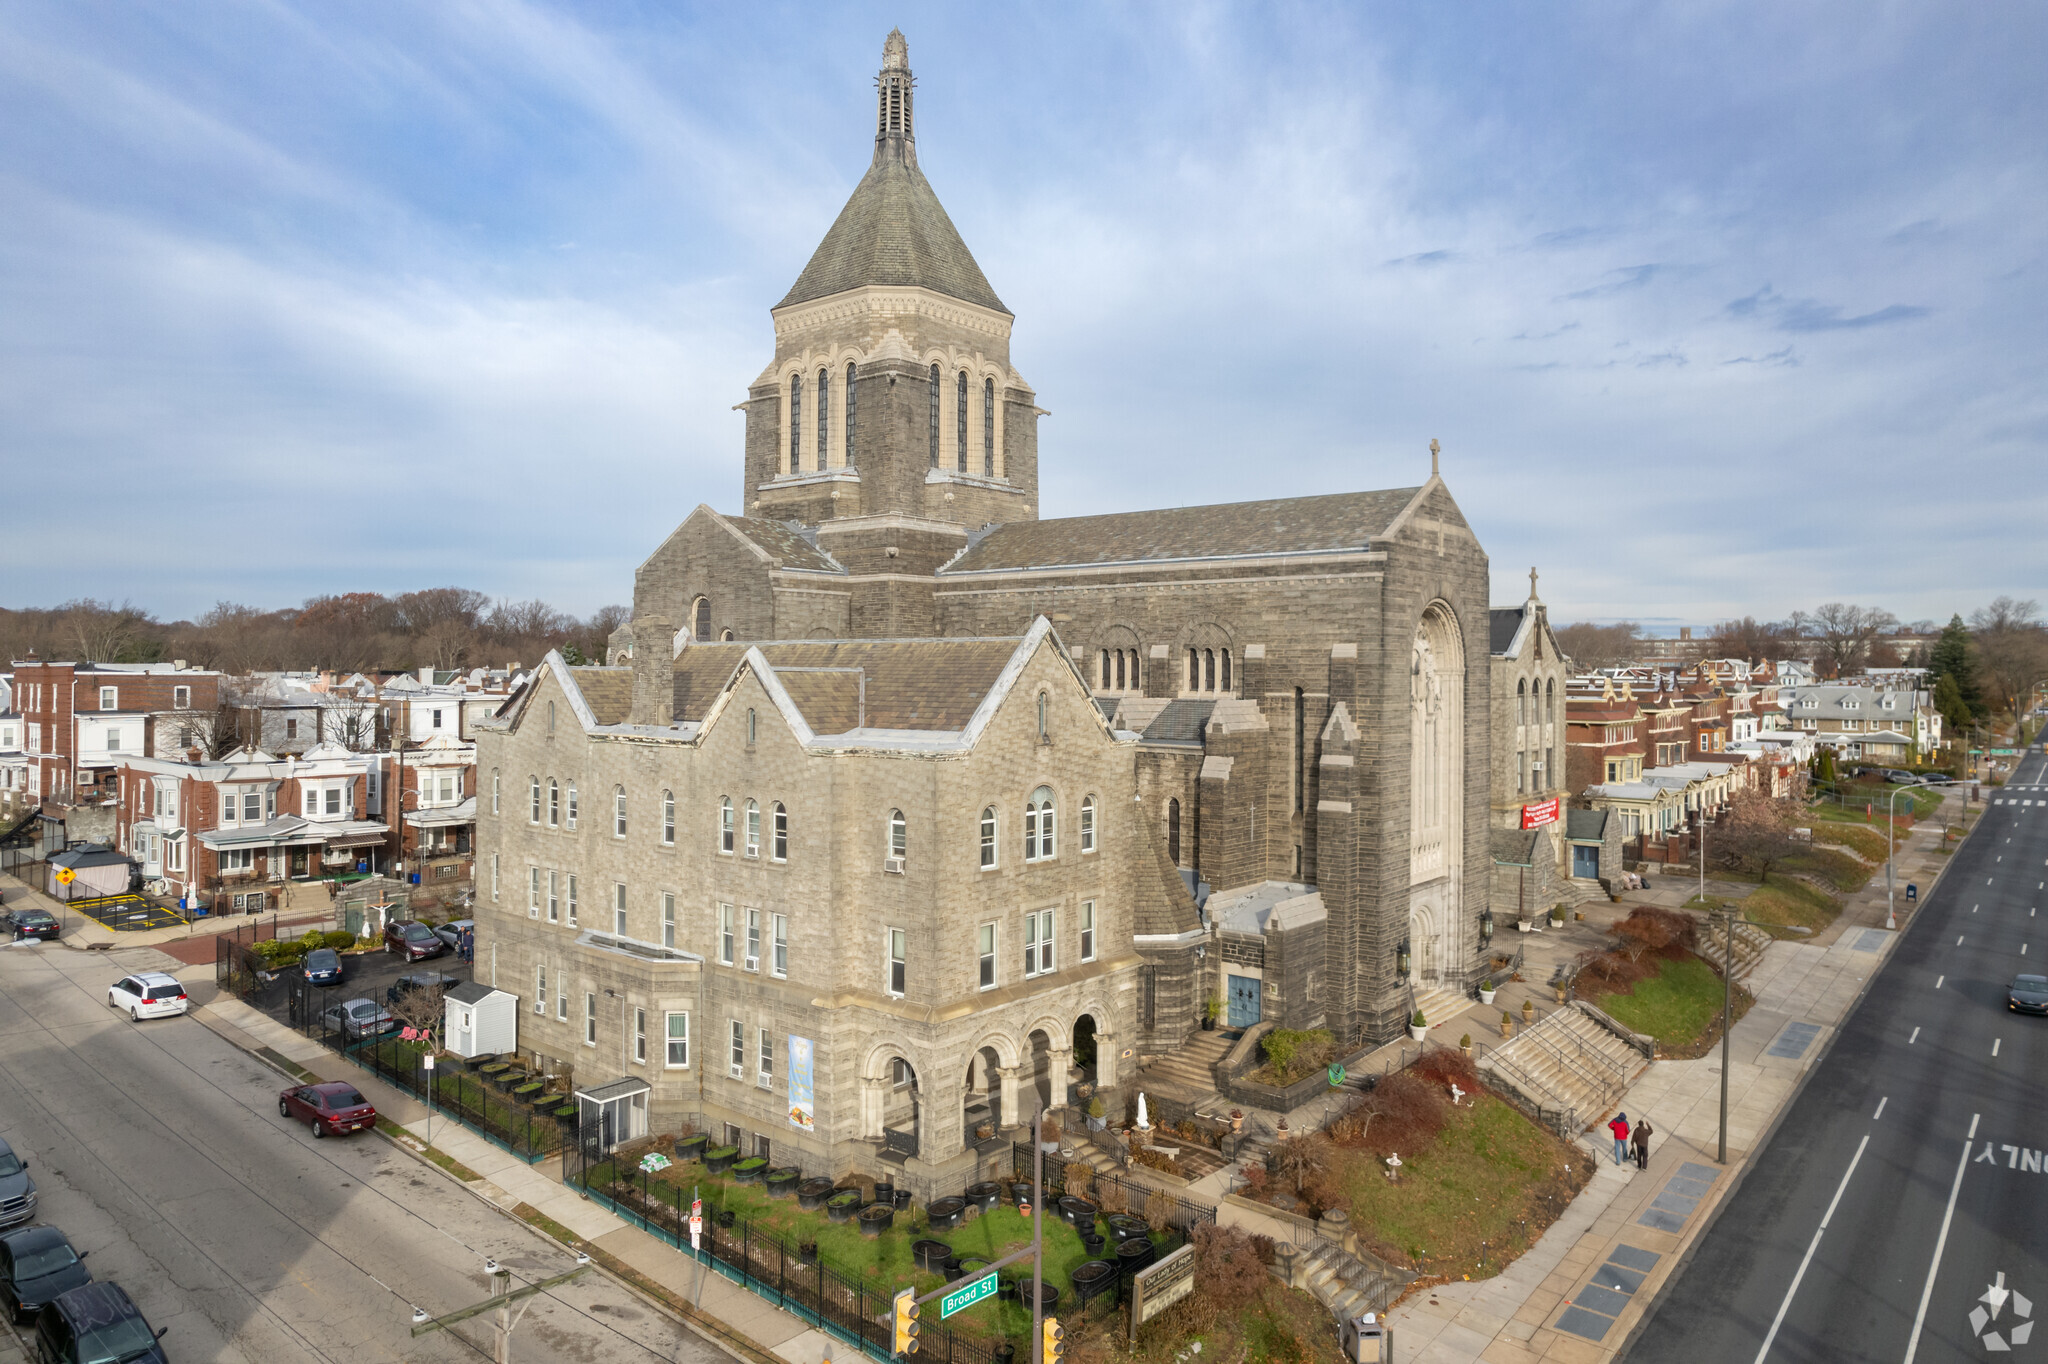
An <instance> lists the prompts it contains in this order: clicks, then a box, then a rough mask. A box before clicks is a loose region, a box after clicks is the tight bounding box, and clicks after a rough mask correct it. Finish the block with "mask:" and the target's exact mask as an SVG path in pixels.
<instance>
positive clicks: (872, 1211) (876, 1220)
mask: <svg viewBox="0 0 2048 1364" xmlns="http://www.w3.org/2000/svg"><path fill="white" fill-rule="evenodd" d="M895 1224H896V1209H894V1208H893V1207H890V1206H889V1205H888V1204H887V1203H870V1204H868V1205H867V1206H866V1207H865V1208H862V1209H861V1210H860V1234H861V1235H863V1236H880V1235H881V1234H882V1233H883V1232H885V1231H887V1230H888V1229H889V1228H890V1227H892V1226H894V1225H895Z"/></svg>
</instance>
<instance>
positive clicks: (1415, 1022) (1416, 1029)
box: [1408, 1009, 1429, 1042]
mask: <svg viewBox="0 0 2048 1364" xmlns="http://www.w3.org/2000/svg"><path fill="white" fill-rule="evenodd" d="M1408 1035H1409V1036H1410V1037H1412V1038H1414V1039H1415V1040H1416V1041H1417V1042H1420V1041H1421V1040H1422V1039H1423V1038H1424V1037H1427V1036H1428V1035H1429V1020H1428V1019H1426V1018H1424V1017H1423V1016H1422V1010H1420V1009H1417V1010H1416V1011H1415V1016H1414V1017H1412V1018H1410V1019H1409V1020H1408Z"/></svg>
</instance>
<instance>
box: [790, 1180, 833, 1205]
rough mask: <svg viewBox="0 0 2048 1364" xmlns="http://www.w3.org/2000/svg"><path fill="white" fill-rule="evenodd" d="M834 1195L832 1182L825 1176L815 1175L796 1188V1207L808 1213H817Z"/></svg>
mask: <svg viewBox="0 0 2048 1364" xmlns="http://www.w3.org/2000/svg"><path fill="white" fill-rule="evenodd" d="M832 1193H833V1186H832V1181H831V1180H829V1179H827V1178H826V1177H825V1176H823V1175H815V1176H813V1177H812V1178H810V1179H806V1180H804V1181H803V1182H802V1183H801V1184H798V1185H797V1186H796V1205H797V1206H798V1207H799V1208H803V1209H805V1210H806V1211H810V1212H816V1211H817V1210H818V1209H819V1208H822V1207H824V1206H825V1200H826V1199H828V1198H830V1197H831V1196H832Z"/></svg>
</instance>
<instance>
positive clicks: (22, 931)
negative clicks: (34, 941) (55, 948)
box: [0, 909, 59, 942]
mask: <svg viewBox="0 0 2048 1364" xmlns="http://www.w3.org/2000/svg"><path fill="white" fill-rule="evenodd" d="M58 931H59V929H58V926H57V916H56V915H54V914H52V913H50V911H49V910H47V909H10V910H8V911H7V912H6V913H5V914H0V937H5V938H10V939H12V940H14V941H16V942H19V941H20V940H21V939H23V938H40V939H42V940H43V941H44V942H55V941H56V940H57V934H58Z"/></svg>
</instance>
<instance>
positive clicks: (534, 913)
mask: <svg viewBox="0 0 2048 1364" xmlns="http://www.w3.org/2000/svg"><path fill="white" fill-rule="evenodd" d="M526 917H527V918H529V919H538V918H539V917H540V868H539V867H528V868H527V869H526Z"/></svg>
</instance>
